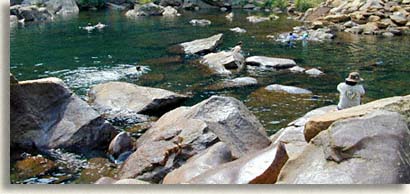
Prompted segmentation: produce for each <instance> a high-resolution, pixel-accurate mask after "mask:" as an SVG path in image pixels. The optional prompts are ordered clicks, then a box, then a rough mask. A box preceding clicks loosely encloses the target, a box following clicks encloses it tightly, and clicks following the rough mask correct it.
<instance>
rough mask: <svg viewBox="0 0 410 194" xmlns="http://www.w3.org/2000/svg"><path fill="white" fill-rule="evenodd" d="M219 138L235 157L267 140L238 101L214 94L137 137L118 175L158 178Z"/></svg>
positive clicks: (177, 112)
mask: <svg viewBox="0 0 410 194" xmlns="http://www.w3.org/2000/svg"><path fill="white" fill-rule="evenodd" d="M218 141H222V142H224V143H225V144H226V145H227V147H228V148H229V150H230V151H231V153H232V156H233V157H234V158H239V157H241V156H244V155H246V154H248V153H252V152H254V151H256V150H260V149H263V148H265V147H267V146H268V145H269V144H270V140H269V139H268V138H267V136H266V132H265V129H264V128H263V126H262V125H261V124H260V123H259V121H258V120H257V119H256V117H255V116H254V115H252V114H251V113H250V112H249V110H248V109H247V108H246V107H245V105H244V104H242V103H241V102H240V101H238V100H236V99H234V98H230V97H220V96H213V97H211V98H209V99H207V100H204V101H202V102H201V103H198V104H196V105H195V106H193V107H180V108H177V109H175V110H172V111H170V112H168V113H166V114H165V115H163V116H162V117H161V118H160V119H159V120H158V121H157V122H156V123H155V124H154V125H153V126H152V128H150V129H148V131H146V132H145V133H144V134H143V135H142V136H141V137H140V138H139V139H138V140H137V147H138V149H137V150H136V151H135V152H134V153H133V154H132V155H131V156H130V157H129V158H128V159H127V160H126V161H125V163H124V165H122V166H121V169H120V172H119V175H120V177H121V178H139V179H141V180H147V181H151V182H160V181H161V180H162V178H163V177H164V176H165V175H166V174H167V173H168V172H170V171H171V170H173V169H175V168H177V167H179V166H180V165H181V164H183V163H185V162H186V160H187V159H188V158H190V157H191V156H193V155H195V154H198V153H199V152H201V151H203V150H205V149H206V148H208V147H209V146H211V145H213V144H215V143H216V142H218Z"/></svg>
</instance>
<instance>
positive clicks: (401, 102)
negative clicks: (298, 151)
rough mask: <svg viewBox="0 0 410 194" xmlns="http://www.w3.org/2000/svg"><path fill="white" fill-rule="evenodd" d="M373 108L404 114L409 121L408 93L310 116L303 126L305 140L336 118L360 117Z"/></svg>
mask: <svg viewBox="0 0 410 194" xmlns="http://www.w3.org/2000/svg"><path fill="white" fill-rule="evenodd" d="M374 110H389V111H393V112H399V113H400V114H402V115H404V116H405V118H406V119H407V122H409V123H410V95H408V96H396V97H391V98H384V99H380V100H376V101H373V102H370V103H367V104H363V105H360V106H355V107H352V108H348V109H344V110H340V111H334V112H331V113H329V114H326V115H322V116H316V117H312V118H310V120H309V122H307V123H306V126H305V131H304V133H305V139H306V141H310V140H311V139H312V138H313V137H315V136H316V135H317V134H318V133H319V132H321V131H323V130H326V129H327V128H328V127H329V126H330V125H331V124H332V123H334V122H335V121H337V120H342V119H346V118H352V117H361V116H363V115H365V114H367V113H369V112H373V111H374Z"/></svg>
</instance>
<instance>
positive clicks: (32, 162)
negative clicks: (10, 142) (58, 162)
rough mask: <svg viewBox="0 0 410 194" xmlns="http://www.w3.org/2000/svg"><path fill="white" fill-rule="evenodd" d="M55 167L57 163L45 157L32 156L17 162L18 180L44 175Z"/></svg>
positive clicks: (15, 168)
mask: <svg viewBox="0 0 410 194" xmlns="http://www.w3.org/2000/svg"><path fill="white" fill-rule="evenodd" d="M54 167H55V163H54V162H53V161H51V160H49V159H47V158H44V157H43V156H41V155H39V156H31V157H28V158H26V159H23V160H20V161H17V162H16V164H15V166H14V169H12V171H14V170H15V171H16V173H14V174H16V175H17V177H18V179H27V178H30V177H35V176H39V175H44V174H45V173H46V172H47V171H50V170H51V169H53V168H54Z"/></svg>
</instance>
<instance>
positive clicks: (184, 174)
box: [163, 142, 233, 184]
mask: <svg viewBox="0 0 410 194" xmlns="http://www.w3.org/2000/svg"><path fill="white" fill-rule="evenodd" d="M232 160H233V158H232V155H231V151H230V150H229V148H228V147H227V146H226V144H225V143H223V142H218V143H216V144H214V145H213V146H211V147H209V148H208V149H206V150H204V151H203V152H201V153H199V154H197V155H195V156H193V157H192V158H190V159H189V160H188V161H187V162H186V163H185V164H184V165H182V166H181V167H179V168H178V169H176V170H174V171H172V172H170V173H168V174H167V176H165V178H164V181H163V184H181V183H186V182H188V181H189V180H191V179H192V178H195V177H196V176H198V175H200V174H202V173H204V172H206V171H208V170H211V169H213V168H215V167H217V166H219V165H221V164H224V163H227V162H230V161H232Z"/></svg>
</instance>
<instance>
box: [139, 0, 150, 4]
mask: <svg viewBox="0 0 410 194" xmlns="http://www.w3.org/2000/svg"><path fill="white" fill-rule="evenodd" d="M138 3H139V4H140V5H145V4H148V3H152V0H138Z"/></svg>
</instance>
